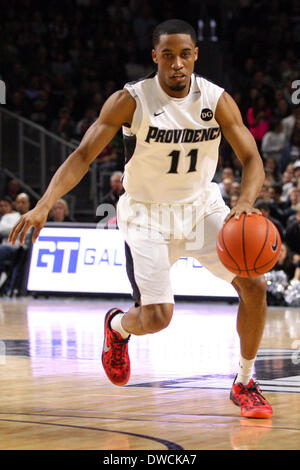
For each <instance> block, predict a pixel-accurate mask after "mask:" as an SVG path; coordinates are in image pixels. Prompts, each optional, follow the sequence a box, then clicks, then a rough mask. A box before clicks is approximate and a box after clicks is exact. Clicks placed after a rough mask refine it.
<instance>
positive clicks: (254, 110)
mask: <svg viewBox="0 0 300 470" xmlns="http://www.w3.org/2000/svg"><path fill="white" fill-rule="evenodd" d="M246 117H247V124H248V127H249V130H250V132H251V134H252V135H253V137H254V139H255V140H256V143H257V146H258V149H259V150H260V147H261V142H262V138H263V136H264V135H265V134H266V133H267V132H268V130H269V125H270V121H271V118H272V115H271V111H270V109H269V108H268V107H267V104H266V100H265V98H264V96H262V95H259V96H258V97H257V98H256V100H255V103H254V105H253V107H251V108H249V109H248V111H247V115H246Z"/></svg>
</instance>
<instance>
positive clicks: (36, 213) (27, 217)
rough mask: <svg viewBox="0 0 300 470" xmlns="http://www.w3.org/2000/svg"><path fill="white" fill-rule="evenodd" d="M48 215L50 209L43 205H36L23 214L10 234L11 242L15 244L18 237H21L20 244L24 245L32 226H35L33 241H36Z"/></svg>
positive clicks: (9, 239)
mask: <svg viewBox="0 0 300 470" xmlns="http://www.w3.org/2000/svg"><path fill="white" fill-rule="evenodd" d="M47 217H48V211H47V210H45V209H43V208H41V207H35V208H34V209H32V210H31V211H28V212H27V213H26V214H24V215H22V217H21V218H20V219H19V220H18V222H17V223H16V224H15V226H14V227H13V228H12V230H11V232H10V234H9V238H8V241H9V243H10V244H11V245H12V246H14V244H15V243H16V240H17V238H18V237H20V245H21V246H22V245H23V244H24V241H25V237H26V234H27V232H28V230H29V229H30V227H34V232H33V234H32V242H33V243H34V242H35V241H36V239H37V238H38V236H39V233H40V231H41V230H42V228H43V227H44V225H45V223H46V221H47Z"/></svg>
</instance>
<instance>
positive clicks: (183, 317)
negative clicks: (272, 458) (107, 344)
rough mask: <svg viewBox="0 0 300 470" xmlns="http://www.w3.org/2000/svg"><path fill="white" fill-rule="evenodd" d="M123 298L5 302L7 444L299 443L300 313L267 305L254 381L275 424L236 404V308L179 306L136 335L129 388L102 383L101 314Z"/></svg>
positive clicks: (0, 427)
mask: <svg viewBox="0 0 300 470" xmlns="http://www.w3.org/2000/svg"><path fill="white" fill-rule="evenodd" d="M129 305H131V304H130V302H129V301H127V300H117V301H114V300H109V301H107V300H106V301H103V300H100V301H99V300H97V301H96V300H80V299H79V300H74V299H49V300H43V299H32V298H25V299H22V300H13V299H12V300H2V301H1V302H0V309H1V310H0V339H1V341H0V396H1V402H0V449H8V450H15V449H18V450H21V449H26V450H27V449H52V450H54V449H58V450H63V449H84V450H88V449H98V450H137V449H144V450H147V449H148V450H149V449H151V450H165V449H173V450H175V449H185V450H201V449H207V450H211V449H213V450H221V449H222V450H226V449H250V450H252V449H253V450H254V449H266V450H268V449H300V310H299V309H292V308H269V310H268V320H267V326H266V329H265V333H264V338H263V341H262V344H261V348H260V350H259V354H258V358H257V362H256V378H257V380H258V381H259V382H260V384H261V387H262V390H263V393H264V395H265V396H266V397H267V398H268V399H269V401H270V402H271V403H272V405H273V408H274V416H273V418H272V419H271V420H253V419H252V420H251V419H246V418H241V416H240V410H239V408H238V407H236V406H234V405H233V404H232V403H231V402H230V401H229V390H230V387H231V383H232V380H233V378H234V375H235V372H236V367H237V362H238V355H239V342H238V337H237V334H236V331H235V322H236V311H237V304H234V305H229V304H226V303H203V302H193V303H183V302H177V304H176V310H175V314H174V318H173V320H172V322H171V324H170V326H169V327H168V328H167V329H166V330H164V331H161V332H159V333H156V334H154V335H148V336H144V337H132V338H131V340H130V344H129V346H130V355H131V363H132V377H131V380H130V383H129V384H128V385H127V386H126V387H116V386H114V385H112V384H110V382H109V381H108V380H107V379H106V376H105V374H104V371H103V370H102V365H101V361H100V356H101V350H102V341H103V320H104V315H105V313H106V311H107V310H108V309H109V308H111V307H112V306H119V307H122V308H124V309H127V308H128V306H129Z"/></svg>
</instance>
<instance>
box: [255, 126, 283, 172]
mask: <svg viewBox="0 0 300 470" xmlns="http://www.w3.org/2000/svg"><path fill="white" fill-rule="evenodd" d="M285 142H286V136H285V133H284V132H283V126H282V122H281V121H280V120H279V119H273V120H272V121H271V122H270V129H269V131H268V132H267V133H266V134H265V135H264V136H263V138H262V142H261V151H262V155H263V157H264V159H267V158H268V157H272V158H274V159H275V160H276V162H277V163H281V158H282V151H283V149H284V146H285Z"/></svg>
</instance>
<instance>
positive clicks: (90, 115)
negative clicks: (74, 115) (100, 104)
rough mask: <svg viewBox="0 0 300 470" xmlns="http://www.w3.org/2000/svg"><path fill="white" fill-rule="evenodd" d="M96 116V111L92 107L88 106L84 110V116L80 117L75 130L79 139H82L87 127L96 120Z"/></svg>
mask: <svg viewBox="0 0 300 470" xmlns="http://www.w3.org/2000/svg"><path fill="white" fill-rule="evenodd" d="M96 118H97V116H96V111H95V110H94V109H93V108H88V109H87V110H86V111H85V114H84V117H83V118H82V119H80V121H79V122H78V124H77V126H76V130H75V132H76V135H77V137H78V138H79V139H82V137H83V136H84V134H85V133H86V131H87V130H88V128H89V127H90V126H91V125H92V124H93V122H95V121H96Z"/></svg>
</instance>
